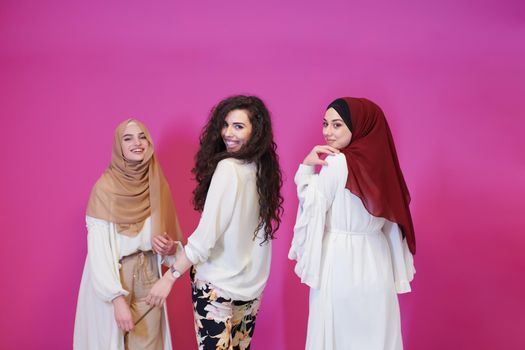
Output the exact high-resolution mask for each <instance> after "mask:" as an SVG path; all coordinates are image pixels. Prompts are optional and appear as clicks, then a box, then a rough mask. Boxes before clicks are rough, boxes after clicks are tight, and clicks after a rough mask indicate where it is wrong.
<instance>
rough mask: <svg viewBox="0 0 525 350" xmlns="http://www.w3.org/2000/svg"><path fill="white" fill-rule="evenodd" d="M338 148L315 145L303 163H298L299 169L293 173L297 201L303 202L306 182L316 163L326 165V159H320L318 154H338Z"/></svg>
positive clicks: (313, 172)
mask: <svg viewBox="0 0 525 350" xmlns="http://www.w3.org/2000/svg"><path fill="white" fill-rule="evenodd" d="M338 153H339V150H337V149H335V148H333V147H330V146H328V145H321V146H315V147H314V148H313V149H312V150H311V151H310V153H308V154H307V155H306V157H305V159H304V160H303V163H302V164H300V165H299V169H298V170H297V172H296V173H295V178H294V181H295V184H296V185H297V196H298V197H299V203H300V204H302V203H303V202H304V197H305V195H306V188H307V187H308V183H309V181H310V179H311V178H312V175H314V174H315V166H316V165H323V166H326V165H328V163H329V162H328V159H325V160H322V159H321V158H319V155H321V154H326V155H328V156H330V155H335V154H338Z"/></svg>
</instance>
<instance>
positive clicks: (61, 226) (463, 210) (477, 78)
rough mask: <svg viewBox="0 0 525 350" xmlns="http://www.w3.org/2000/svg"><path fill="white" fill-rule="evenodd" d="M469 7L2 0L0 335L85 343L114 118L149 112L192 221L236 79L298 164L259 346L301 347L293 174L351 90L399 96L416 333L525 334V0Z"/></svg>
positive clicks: (472, 344)
mask: <svg viewBox="0 0 525 350" xmlns="http://www.w3.org/2000/svg"><path fill="white" fill-rule="evenodd" d="M188 3H190V2H188ZM321 3H322V4H321ZM468 3H469V1H457V0H456V1H453V0H442V1H433V2H428V1H427V2H426V4H424V3H423V2H422V1H412V2H403V3H402V4H401V3H397V2H396V3H395V5H394V2H390V1H386V0H383V1H373V2H370V1H366V2H365V1H362V2H361V1H354V2H350V1H323V2H319V4H316V5H305V1H288V2H283V1H258V2H255V1H250V0H244V1H230V2H217V1H198V2H193V3H192V4H181V3H179V2H173V1H164V2H158V1H157V2H138V1H122V2H120V3H117V2H111V3H110V2H108V1H77V2H76V3H73V2H71V1H65V0H62V1H52V2H51V1H49V2H48V4H45V3H44V2H43V1H20V0H17V1H2V2H1V3H0V33H1V34H0V77H1V78H0V79H1V81H2V83H1V84H0V116H1V118H2V123H1V125H2V136H3V140H4V142H3V144H2V146H3V149H4V151H3V152H2V154H3V157H2V171H1V172H0V176H1V178H0V193H1V196H2V199H1V201H0V206H1V208H0V209H1V211H0V213H1V214H0V215H1V216H0V227H1V228H2V229H1V230H2V234H3V237H4V244H5V245H4V249H2V253H1V254H0V259H1V261H0V262H1V265H0V266H2V271H3V272H2V279H3V282H2V288H1V289H0V300H1V307H0V348H1V349H36V348H45V349H68V348H70V346H71V344H72V336H73V321H74V315H75V306H76V298H77V292H78V287H79V282H80V277H81V272H82V266H83V263H84V258H85V254H86V231H85V228H84V210H85V204H86V200H87V197H88V194H89V191H90V188H91V186H92V184H93V183H94V181H95V180H96V179H97V178H98V176H99V175H100V173H101V172H102V171H103V169H104V168H105V167H106V165H107V164H108V161H109V156H110V144H111V140H112V133H113V128H114V127H115V126H116V124H117V123H118V122H119V121H120V120H122V119H124V118H128V117H130V116H135V117H138V118H140V119H142V120H143V121H144V122H145V123H146V124H147V125H148V126H149V127H150V130H151V131H152V135H153V137H154V140H156V147H157V151H158V154H159V157H160V160H161V162H162V164H163V166H164V169H165V172H166V174H167V177H168V180H169V182H170V183H171V185H172V189H173V192H174V196H175V200H176V204H177V207H178V209H179V215H180V219H181V222H182V226H183V229H184V230H185V232H186V233H190V232H191V230H192V229H193V228H194V227H195V226H196V223H197V220H198V215H197V214H196V213H195V212H193V210H192V208H191V204H190V200H191V190H192V188H193V182H192V180H191V174H190V170H191V168H192V159H193V155H194V153H195V151H196V149H197V138H198V135H199V131H200V129H201V127H202V126H203V123H204V121H205V118H206V116H207V113H208V111H209V109H210V108H211V107H212V105H213V104H214V103H216V102H217V101H219V99H221V98H223V97H225V96H228V95H230V94H235V93H253V94H257V95H259V96H261V97H262V98H263V99H264V100H265V101H266V102H267V104H268V106H269V107H270V109H271V111H272V113H273V118H274V127H275V135H276V139H277V142H278V145H279V154H280V156H281V161H282V167H283V170H284V173H285V175H286V182H285V185H284V188H283V192H284V195H285V199H286V202H285V210H286V213H285V216H284V221H283V225H282V228H281V230H280V231H279V234H278V239H277V240H276V241H275V242H274V259H273V265H272V274H271V278H270V281H269V283H268V287H267V290H266V292H265V297H264V302H263V306H262V310H261V313H260V317H259V321H258V325H257V330H256V334H255V340H254V348H255V349H277V350H279V349H290V350H294V349H301V348H302V347H303V344H304V340H305V333H306V319H307V293H308V291H307V288H305V287H304V286H302V285H300V283H299V281H298V279H297V278H295V276H294V275H293V272H292V267H293V265H292V263H291V262H289V261H288V260H287V259H286V254H287V251H288V246H289V243H290V240H291V234H292V227H293V220H294V217H295V211H296V205H297V200H296V198H295V188H294V184H293V175H294V171H295V169H296V167H297V165H298V164H299V162H300V161H301V160H302V159H303V157H304V155H305V154H306V153H307V152H308V151H309V149H310V148H311V147H312V146H313V145H314V144H315V143H317V142H321V130H320V126H321V122H320V118H321V115H322V113H323V108H324V106H325V105H326V104H327V102H329V101H330V100H331V99H333V98H334V97H339V96H343V95H354V96H367V97H369V98H371V99H373V100H375V101H376V102H378V103H379V104H380V105H381V106H382V107H383V109H384V111H385V113H386V115H387V117H388V118H389V121H390V125H391V128H392V130H393V133H394V137H395V140H396V143H397V147H398V153H399V156H400V160H401V164H402V167H403V169H404V172H405V176H406V179H407V182H408V184H409V188H410V189H411V192H412V197H413V202H412V209H413V216H414V221H415V227H416V233H417V237H418V254H417V256H416V264H417V265H416V267H417V271H418V272H417V275H416V280H415V282H414V283H413V290H414V292H413V293H411V294H409V295H403V296H401V298H400V299H401V307H402V319H403V333H404V341H405V344H406V348H407V349H425V350H433V349H523V348H525V337H524V336H523V335H522V334H523V333H522V332H523V329H525V302H524V297H523V296H524V295H525V279H524V278H523V271H525V259H524V258H523V252H522V251H523V247H524V244H525V236H524V235H523V234H524V233H525V229H524V224H523V215H524V214H523V209H524V208H525V206H524V199H523V198H524V196H525V157H524V156H525V154H524V153H525V152H524V150H525V141H524V140H525V138H524V137H523V132H524V131H525V118H524V114H523V111H524V110H525V99H524V96H525V83H524V82H525V66H524V63H523V62H525V46H524V44H523V42H524V41H523V40H524V38H525V5H524V3H523V1H517V0H516V1H495V0H494V1H490V0H489V1H478V2H475V5H469V4H468ZM5 238H6V239H5ZM189 294H190V290H189V283H188V279H187V277H185V278H184V279H183V280H182V281H180V282H179V283H177V286H176V288H175V291H174V293H173V294H172V295H171V297H170V304H169V310H170V316H171V326H172V330H173V337H174V340H175V343H176V344H178V345H180V346H178V347H177V349H192V348H194V347H195V345H194V344H195V340H194V335H193V321H192V314H191V305H190V295H189Z"/></svg>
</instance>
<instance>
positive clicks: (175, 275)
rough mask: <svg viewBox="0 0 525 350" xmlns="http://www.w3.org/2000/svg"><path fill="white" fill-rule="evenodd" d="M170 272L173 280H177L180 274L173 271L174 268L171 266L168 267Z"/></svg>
mask: <svg viewBox="0 0 525 350" xmlns="http://www.w3.org/2000/svg"><path fill="white" fill-rule="evenodd" d="M170 272H171V274H172V275H173V277H174V278H175V279H177V278H179V277H180V272H179V271H177V270H175V266H173V265H172V266H170Z"/></svg>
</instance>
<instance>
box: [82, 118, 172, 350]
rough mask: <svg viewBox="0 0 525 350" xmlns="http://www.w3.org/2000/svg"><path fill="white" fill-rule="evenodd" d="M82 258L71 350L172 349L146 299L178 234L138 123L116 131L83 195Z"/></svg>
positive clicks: (162, 312) (163, 321)
mask: <svg viewBox="0 0 525 350" xmlns="http://www.w3.org/2000/svg"><path fill="white" fill-rule="evenodd" d="M86 224H87V229H88V254H87V258H86V263H85V266H84V273H83V275H82V282H81V284H80V291H79V296H78V304H77V314H76V319H75V333H74V340H73V342H74V349H76V350H84V349H86V350H88V349H89V350H95V349H100V350H108V349H109V350H124V349H126V350H128V349H129V350H133V349H148V350H149V349H151V350H168V349H171V338H170V333H169V327H168V320H167V314H166V307H165V306H164V308H150V307H149V306H148V305H147V304H146V302H145V298H146V296H147V295H148V293H149V290H150V289H151V286H153V284H154V283H155V282H156V281H157V280H158V279H159V276H160V262H161V255H164V256H166V255H171V254H173V253H174V252H175V249H176V244H175V241H177V240H180V238H181V232H180V228H179V225H178V221H177V216H176V213H175V209H174V206H173V202H172V198H171V192H170V189H169V185H168V183H167V182H166V179H165V177H164V175H163V173H162V170H161V168H160V165H159V163H158V161H157V159H156V157H155V155H154V150H153V143H152V140H151V137H150V134H149V132H148V130H147V129H146V127H145V126H144V125H143V124H142V123H141V122H139V121H138V120H134V119H129V120H126V121H124V122H122V123H121V124H120V125H119V126H118V127H117V129H116V130H115V140H114V143H113V150H112V156H111V164H110V165H109V167H108V168H107V169H106V171H105V172H104V174H102V176H101V177H100V179H99V180H98V181H97V183H96V184H95V186H94V187H93V190H92V192H91V196H90V198H89V202H88V207H87V212H86Z"/></svg>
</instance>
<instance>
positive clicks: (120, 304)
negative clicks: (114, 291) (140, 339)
mask: <svg viewBox="0 0 525 350" xmlns="http://www.w3.org/2000/svg"><path fill="white" fill-rule="evenodd" d="M112 303H113V308H114V309H115V320H116V321H117V325H118V328H120V329H122V330H123V331H124V332H129V331H131V330H133V328H134V327H135V325H134V324H133V318H132V317H131V310H130V309H129V306H128V303H126V299H124V297H123V296H122V295H121V296H118V297H116V298H115V299H113V301H112Z"/></svg>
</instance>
